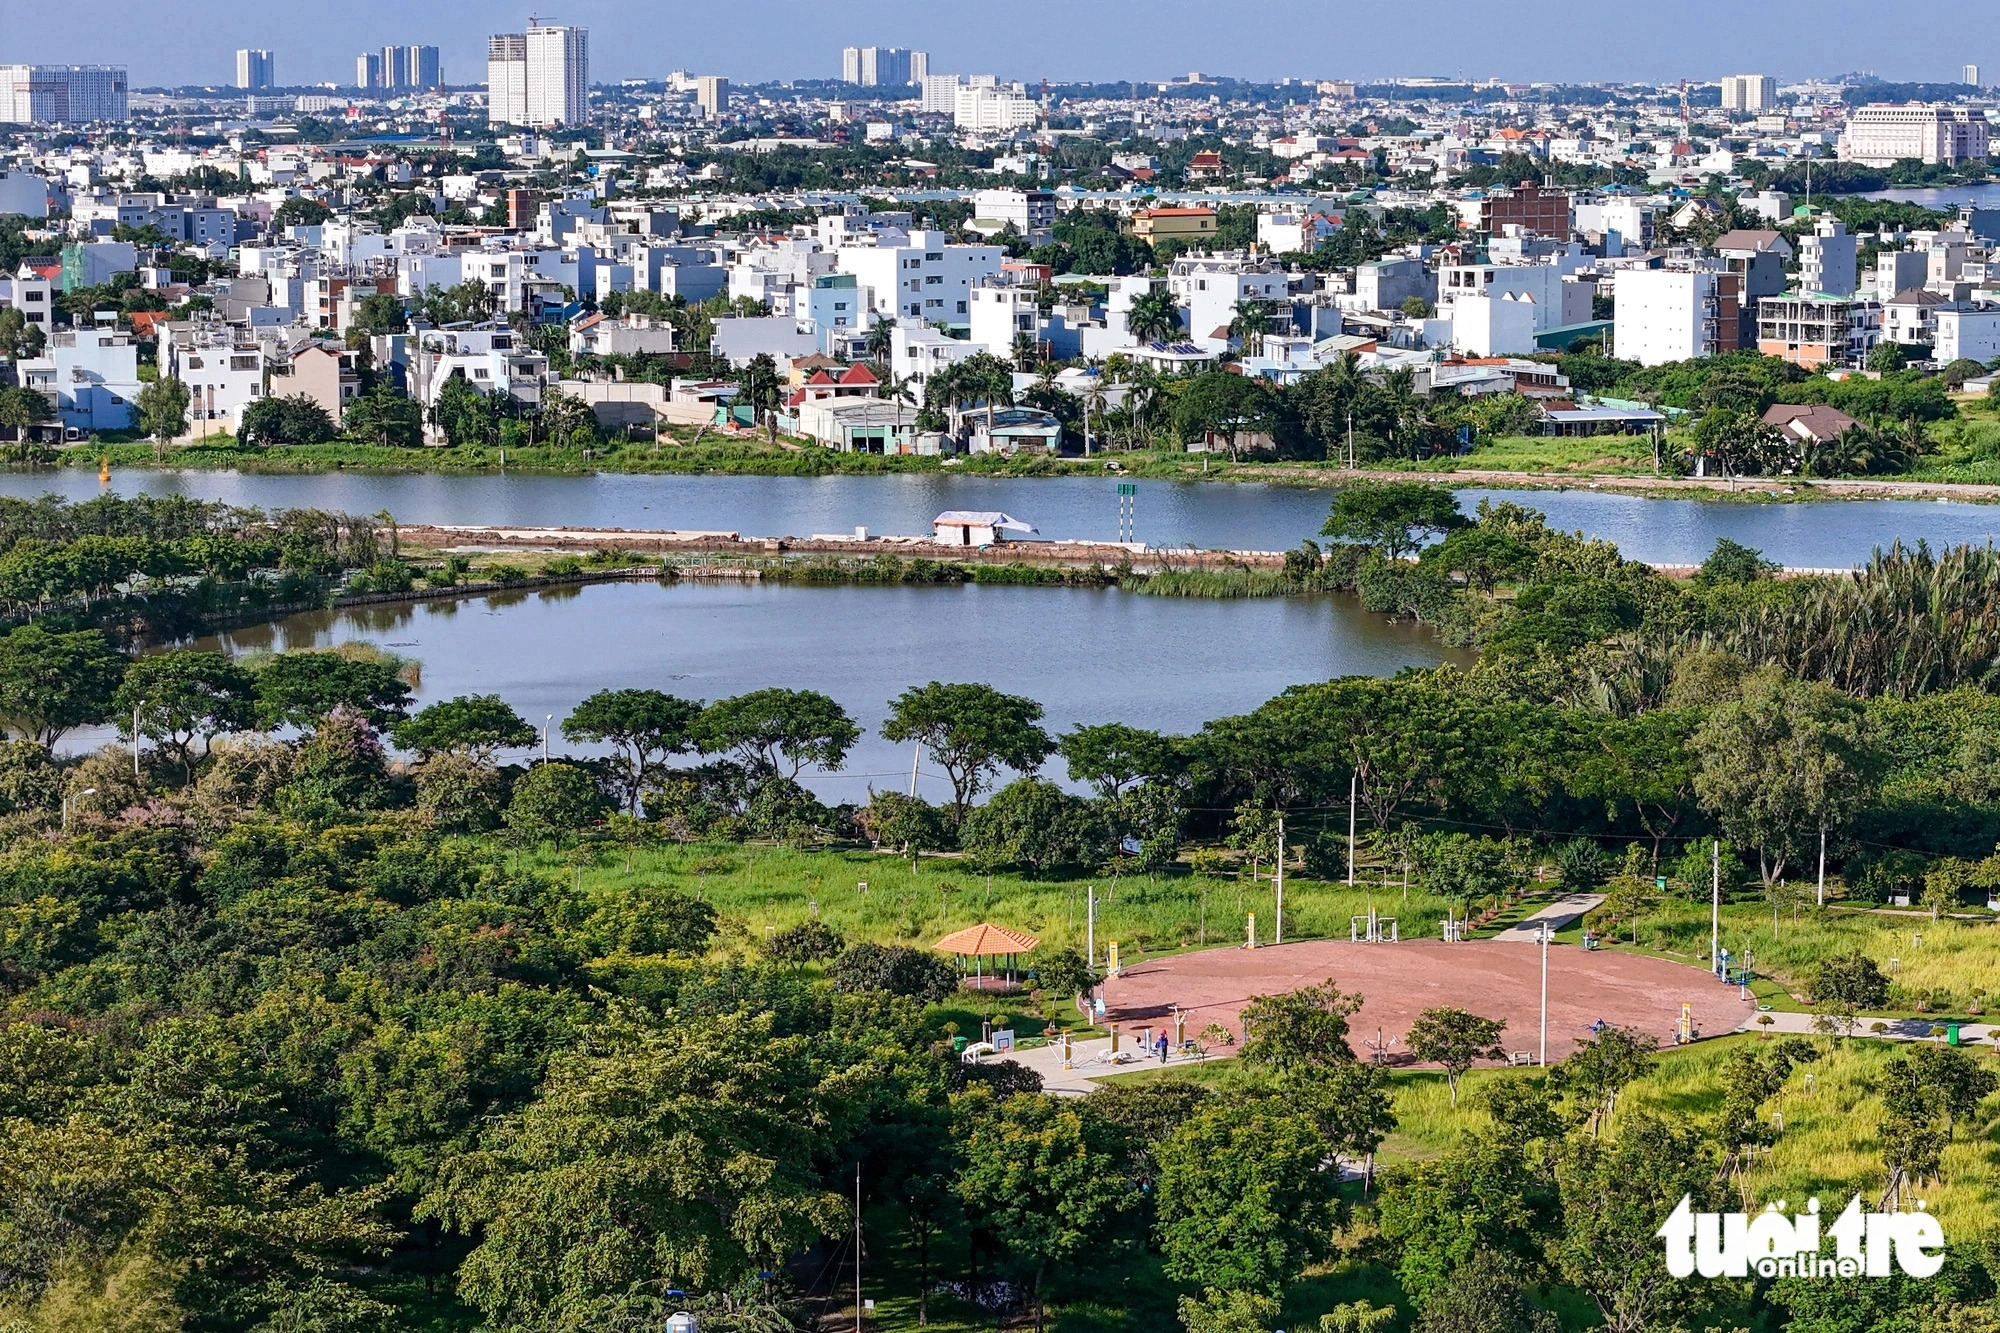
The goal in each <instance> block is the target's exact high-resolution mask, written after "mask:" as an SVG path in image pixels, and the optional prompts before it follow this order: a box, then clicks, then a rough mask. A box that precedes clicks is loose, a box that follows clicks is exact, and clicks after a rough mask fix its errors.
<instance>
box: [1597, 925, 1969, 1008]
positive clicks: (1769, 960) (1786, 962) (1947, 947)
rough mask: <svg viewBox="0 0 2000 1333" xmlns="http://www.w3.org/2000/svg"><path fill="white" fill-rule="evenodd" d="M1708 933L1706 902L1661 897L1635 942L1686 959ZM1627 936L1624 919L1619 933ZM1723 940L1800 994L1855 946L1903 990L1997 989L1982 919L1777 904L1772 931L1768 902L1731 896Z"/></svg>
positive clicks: (1957, 992) (1963, 992) (1961, 992)
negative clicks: (1818, 972) (1823, 965)
mask: <svg viewBox="0 0 2000 1333" xmlns="http://www.w3.org/2000/svg"><path fill="white" fill-rule="evenodd" d="M1708 937H1709V911H1708V907H1707V905H1706V904H1696V903H1689V902H1685V901H1682V900H1678V899H1668V900H1666V901H1665V902H1664V903H1662V904H1661V905H1660V906H1659V907H1657V908H1655V909H1654V910H1652V911H1649V912H1647V913H1646V914H1645V915H1644V916H1643V917H1641V918H1640V922H1639V940H1640V944H1641V947H1644V948H1649V949H1652V950H1654V951H1657V952H1664V953H1669V954H1676V955H1679V956H1681V957H1684V958H1686V959H1688V960H1690V961H1698V960H1700V959H1702V958H1705V957H1706V955H1707V953H1708ZM1631 939H1632V936H1631V932H1630V928H1629V927H1627V928H1625V930H1624V931H1623V940H1624V942H1625V943H1627V944H1629V943H1630V942H1631ZM1722 947H1723V948H1725V949H1728V950H1729V951H1730V952H1731V953H1732V954H1734V955H1736V956H1737V957H1739V958H1740V957H1742V956H1744V955H1745V954H1746V953H1748V954H1751V955H1753V956H1754V958H1753V961H1754V965H1755V967H1756V970H1757V971H1758V972H1759V973H1760V974H1762V975H1768V976H1776V977H1778V978H1780V979H1782V980H1784V981H1785V982H1787V983H1788V984H1790V986H1791V987H1792V989H1793V990H1794V991H1796V992H1798V993H1799V994H1801V995H1803V993H1804V988H1805V985H1806V983H1807V982H1808V981H1809V980H1810V979H1811V976H1812V973H1813V971H1814V969H1816V968H1817V967H1818V966H1819V965H1820V963H1822V962H1824V961H1825V960H1827V959H1829V958H1833V957H1836V956H1839V955H1842V954H1850V953H1857V952H1858V953H1863V954H1866V955H1867V956H1868V957H1870V958H1872V959H1874V960H1875V962H1876V963H1877V965H1879V966H1880V967H1881V968H1882V969H1883V971H1884V972H1886V973H1888V974H1889V979H1890V980H1891V981H1892V982H1894V983H1895V984H1896V985H1898V986H1901V987H1902V988H1904V989H1906V990H1910V991H1918V990H1923V991H1930V990H1936V989H1939V988H1943V989H1946V990H1949V991H1951V992H1952V994H1953V995H1954V996H1955V997H1956V999H1957V1001H1958V1003H1959V1004H1960V1005H1963V1004H1964V1003H1966V1001H1967V1000H1968V999H1969V998H1970V996H1971V993H1972V991H1973V989H1974V988H1975V987H1979V988H1984V989H1986V990H1988V991H1992V992H1994V993H1995V994H1996V995H2000V926H1996V925H1993V924H1988V923H1983V922H1977V921H1954V920H1950V919H1943V920H1938V921H1932V920H1930V919H1929V918H1928V917H1924V916H1900V915H1898V916H1891V915H1888V914H1885V913H1877V912H1856V911H1844V910H1837V909H1836V910H1820V909H1816V908H1813V907H1804V908H1802V909H1801V910H1800V912H1799V915H1798V917H1797V918H1796V919H1794V917H1793V916H1792V913H1791V910H1790V909H1784V910H1781V911H1780V912H1779V914H1778V921H1777V929H1776V933H1775V934H1774V933H1773V930H1772V921H1771V909H1770V907H1769V906H1768V905H1767V904H1765V903H1762V902H1756V901H1751V902H1735V903H1730V904H1728V905H1727V906H1725V907H1724V908H1723V913H1722Z"/></svg>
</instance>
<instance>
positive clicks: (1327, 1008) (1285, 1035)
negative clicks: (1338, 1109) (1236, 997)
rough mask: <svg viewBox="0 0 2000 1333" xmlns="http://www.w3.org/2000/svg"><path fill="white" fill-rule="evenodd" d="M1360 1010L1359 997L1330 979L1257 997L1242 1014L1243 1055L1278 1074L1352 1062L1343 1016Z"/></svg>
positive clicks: (1347, 1017) (1296, 1072)
mask: <svg viewBox="0 0 2000 1333" xmlns="http://www.w3.org/2000/svg"><path fill="white" fill-rule="evenodd" d="M1360 1008H1361V997H1360V996H1359V995H1349V994H1343V993H1342V992H1341V990H1340V988H1339V987H1338V986H1336V985H1334V983H1333V981H1332V980H1331V979H1330V978H1329V979H1328V980H1327V981H1325V982H1323V983H1322V984H1320V985H1318V986H1303V987H1300V988H1299V989H1298V990H1295V991H1288V992H1286V993H1284V994H1282V995H1258V996H1255V997H1253V998H1252V999H1251V1000H1250V1002H1249V1003H1248V1004H1246V1005H1244V1006H1243V1012H1242V1014H1241V1022H1242V1024H1243V1051H1242V1055H1241V1058H1242V1060H1243V1062H1244V1063H1245V1064H1249V1065H1260V1066H1263V1067H1264V1068H1267V1069H1269V1070H1271V1071H1272V1072H1273V1073H1275V1074H1277V1075H1279V1076H1280V1077H1285V1076H1297V1075H1301V1074H1307V1073H1311V1072H1315V1071H1320V1070H1325V1069H1327V1068H1329V1067H1331V1066H1334V1065H1341V1064H1348V1063H1351V1062H1352V1061H1353V1059H1354V1048H1353V1047H1352V1046H1350V1045H1348V1044H1347V1020H1348V1019H1349V1018H1350V1017H1352V1016H1353V1015H1354V1013H1355V1012H1356V1011H1357V1010H1359V1009H1360Z"/></svg>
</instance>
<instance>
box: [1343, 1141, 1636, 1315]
mask: <svg viewBox="0 0 2000 1333" xmlns="http://www.w3.org/2000/svg"><path fill="white" fill-rule="evenodd" d="M1551 1192H1552V1191H1551V1189H1550V1186H1549V1184H1548V1183H1547V1182H1546V1181H1543V1180H1541V1179H1538V1178H1537V1176H1536V1173H1535V1171H1534V1170H1533V1169H1532V1168H1531V1165H1530V1159H1529V1157H1528V1155H1527V1154H1525V1153H1523V1152H1522V1151H1521V1148H1520V1146H1519V1145H1517V1144H1513V1143H1507V1142H1499V1141H1495V1140H1493V1139H1488V1138H1471V1137H1468V1138H1466V1139H1465V1140H1464V1141H1462V1142H1461V1143H1460V1144H1459V1145H1458V1146H1456V1147H1454V1148H1453V1149H1452V1150H1451V1151H1449V1152H1447V1153H1445V1154H1444V1155H1443V1156H1442V1157H1437V1158H1433V1159H1431V1160H1429V1161H1424V1162H1412V1163H1410V1164H1408V1165H1405V1166H1399V1167H1396V1168H1395V1169H1393V1170H1391V1171H1389V1172H1388V1173H1386V1174H1385V1175H1384V1176H1383V1178H1382V1196H1381V1203H1380V1204H1379V1205H1378V1208H1377V1213H1378V1217H1379V1219H1380V1225H1381V1230H1382V1237H1383V1239H1384V1240H1386V1241H1387V1242H1388V1243H1389V1245H1390V1247H1391V1252H1392V1253H1393V1254H1394V1256H1395V1267H1396V1281H1397V1282H1398V1283H1399V1284H1400V1285H1401V1286H1402V1288H1403V1290H1404V1291H1405V1292H1406V1293H1408V1294H1409V1297H1410V1300H1411V1302H1412V1303H1413V1304H1414V1305H1416V1307H1417V1308H1418V1309H1420V1310H1422V1309H1426V1308H1428V1307H1429V1306H1430V1304H1431V1302H1433V1301H1434V1300H1436V1299H1438V1297H1439V1296H1440V1295H1442V1294H1444V1293H1445V1292H1447V1291H1448V1290H1449V1289H1450V1287H1451V1285H1452V1283H1453V1281H1454V1279H1455V1277H1456V1275H1457V1274H1459V1273H1461V1272H1462V1271H1464V1269H1465V1268H1466V1267H1467V1266H1468V1265H1469V1264H1472V1263H1473V1262H1475V1261H1476V1260H1477V1259H1478V1257H1479V1256H1481V1255H1485V1254H1491V1255H1504V1256H1506V1257H1507V1258H1508V1260H1509V1262H1510V1264H1511V1266H1513V1267H1514V1268H1516V1269H1531V1267H1532V1265H1533V1264H1534V1263H1535V1262H1536V1261H1537V1260H1538V1259H1539V1257H1540V1254H1541V1249H1542V1243H1543V1240H1544V1234H1543V1233H1544V1231H1545V1229H1546V1223H1547V1220H1548V1219H1547V1217H1546V1216H1545V1214H1547V1213H1551V1212H1553V1211H1554V1210H1553V1208H1552V1207H1551V1204H1552V1203H1553V1200H1551V1199H1550V1197H1549V1196H1550V1194H1551ZM1661 1216H1663V1217H1664V1216H1665V1214H1662V1215H1661ZM1655 1225H1658V1224H1657V1223H1656V1224H1655Z"/></svg>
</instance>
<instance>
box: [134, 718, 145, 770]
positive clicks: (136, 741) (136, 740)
mask: <svg viewBox="0 0 2000 1333" xmlns="http://www.w3.org/2000/svg"><path fill="white" fill-rule="evenodd" d="M145 706H146V701H145V700H144V699H141V700H140V701H139V702H138V703H136V704H133V705H132V776H133V777H135V778H136V777H138V776H140V774H139V710H140V709H141V708H144V707H145Z"/></svg>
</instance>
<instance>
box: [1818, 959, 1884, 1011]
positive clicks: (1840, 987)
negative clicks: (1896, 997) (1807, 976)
mask: <svg viewBox="0 0 2000 1333" xmlns="http://www.w3.org/2000/svg"><path fill="white" fill-rule="evenodd" d="M1807 994H1808V995H1809V996H1810V997H1811V998H1812V1001H1813V1003H1815V1004H1847V1005H1852V1006H1853V1007H1854V1008H1856V1009H1879V1008H1880V1007H1881V1006H1883V1005H1885V1004H1887V1003H1888V1002H1889V978H1887V977H1885V976H1883V975H1882V969H1881V968H1879V967H1877V966H1876V965H1875V960H1874V959H1873V958H1870V957H1869V956H1868V955H1867V954H1865V953H1861V952H1860V951H1859V950H1856V951H1855V952H1853V953H1845V954H1839V955H1836V956H1835V957H1832V958H1828V959H1825V960H1823V961H1822V962H1821V963H1820V965H1819V966H1818V967H1816V968H1814V969H1813V973H1812V979H1811V981H1810V982H1809V983H1808V985H1807Z"/></svg>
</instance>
